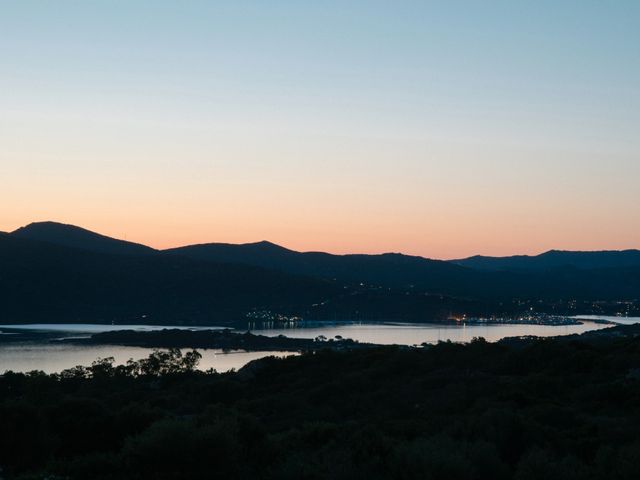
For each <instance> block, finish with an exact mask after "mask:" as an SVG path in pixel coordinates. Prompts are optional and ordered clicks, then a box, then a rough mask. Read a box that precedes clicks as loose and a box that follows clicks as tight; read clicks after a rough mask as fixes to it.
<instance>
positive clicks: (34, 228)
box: [10, 222, 157, 255]
mask: <svg viewBox="0 0 640 480" xmlns="http://www.w3.org/2000/svg"><path fill="white" fill-rule="evenodd" d="M10 235H11V236H14V237H17V238H24V239H29V240H37V241H41V242H49V243H54V244H56V245H64V246H66V247H73V248H80V249H83V250H88V251H91V252H98V253H111V254H117V255H150V254H154V253H157V251H156V250H154V249H153V248H151V247H147V246H145V245H140V244H139V243H132V242H127V241H125V240H117V239H115V238H111V237H107V236H104V235H100V234H99V233H95V232H91V231H89V230H85V229H84V228H80V227H76V226H74V225H65V224H63V223H57V222H36V223H31V224H29V225H27V226H26V227H21V228H18V229H17V230H15V231H13V232H11V233H10Z"/></svg>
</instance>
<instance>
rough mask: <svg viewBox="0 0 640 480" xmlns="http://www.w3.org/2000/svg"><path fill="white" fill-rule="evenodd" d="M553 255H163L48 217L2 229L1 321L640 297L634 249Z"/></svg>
mask: <svg viewBox="0 0 640 480" xmlns="http://www.w3.org/2000/svg"><path fill="white" fill-rule="evenodd" d="M552 253H553V252H549V254H545V255H542V256H540V257H543V259H546V260H548V263H546V264H544V263H541V261H540V258H539V257H512V258H510V259H509V260H508V261H507V260H505V259H500V261H503V262H507V265H509V266H507V267H504V268H496V267H492V268H480V267H476V266H475V264H473V265H457V264H455V263H452V262H445V261H439V260H431V259H427V258H422V257H415V256H410V255H402V254H398V253H387V254H381V255H358V254H352V255H332V254H329V253H322V252H296V251H293V250H289V249H287V248H284V247H281V246H278V245H275V244H273V243H270V242H265V241H263V242H258V243H251V244H242V245H233V244H217V243H213V244H202V245H192V246H186V247H181V248H175V249H171V250H165V251H156V250H154V249H152V248H149V247H146V246H144V245H138V244H132V243H130V242H124V241H121V240H117V239H112V238H109V237H104V236H102V235H99V234H96V233H93V232H90V231H88V230H84V229H82V228H79V227H74V226H70V225H61V224H55V223H51V222H45V223H39V224H31V225H29V226H27V227H24V228H22V229H18V230H17V231H15V232H12V233H8V234H7V233H4V234H2V233H0V304H2V308H1V309H0V323H22V322H58V323H60V322H62V323H70V322H81V323H90V322H110V321H115V322H118V323H155V324H177V323H178V324H179V323H184V324H231V323H235V324H236V325H237V324H238V323H240V324H243V325H244V322H246V320H247V317H246V315H247V313H249V312H256V314H258V317H261V315H263V313H264V312H263V313H259V312H261V311H267V310H269V311H271V312H273V313H274V314H280V313H282V314H292V315H302V316H304V317H306V318H309V319H317V320H327V319H359V320H400V321H432V320H435V319H446V318H449V317H450V316H451V315H453V314H456V313H466V314H469V315H493V314H498V315H499V314H513V313H520V312H521V311H522V310H523V309H527V310H528V309H529V306H535V308H536V309H542V310H546V309H547V307H548V309H549V311H550V312H551V311H553V312H558V311H565V312H569V311H570V312H573V313H589V312H587V311H580V312H577V311H575V305H577V303H576V302H582V303H581V305H592V306H594V305H596V304H598V305H600V304H601V303H600V301H605V302H610V303H611V304H612V305H616V306H615V307H612V308H615V311H618V307H617V305H619V304H620V303H619V302H620V301H629V300H634V299H635V300H637V299H640V266H636V265H635V264H634V263H633V258H635V257H634V256H633V255H634V254H633V252H606V253H607V254H608V253H610V254H611V255H610V256H608V255H605V252H593V253H591V252H558V254H559V255H560V256H561V257H562V259H560V260H559V259H558V258H557V256H558V255H557V254H556V253H553V254H552ZM583 253H586V255H583ZM621 255H622V256H621ZM627 255H629V257H627ZM611 258H613V260H612V259H611ZM629 258H631V260H629ZM514 259H515V260H514ZM567 259H569V260H571V261H573V262H574V263H573V264H571V261H569V260H567ZM476 260H477V258H476ZM494 260H495V259H494ZM516 260H517V262H521V263H517V262H516ZM551 260H553V262H552V261H551ZM578 260H580V263H579V262H578ZM587 260H588V261H587ZM605 260H606V261H605ZM486 261H487V262H488V263H491V259H490V260H486ZM509 262H511V263H509ZM522 262H526V265H530V264H534V265H552V267H547V266H542V267H538V268H533V267H527V268H521V267H520V266H518V265H522V264H523V263H522ZM531 262H533V263H531ZM536 262H537V263H536ZM614 262H617V263H614ZM514 264H515V265H516V267H512V266H510V265H514ZM611 265H614V266H611ZM472 267H473V268H472ZM593 267H597V268H593ZM596 301H597V302H596ZM569 304H571V305H573V306H572V307H571V308H566V306H567V305H569ZM556 307H557V308H556ZM594 308H596V307H594ZM597 308H600V307H597ZM598 311H599V310H598ZM261 318H264V317H261ZM267 318H271V317H269V316H268V315H267Z"/></svg>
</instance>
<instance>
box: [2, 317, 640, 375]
mask: <svg viewBox="0 0 640 480" xmlns="http://www.w3.org/2000/svg"><path fill="white" fill-rule="evenodd" d="M581 318H583V319H584V320H583V322H584V323H583V324H581V325H562V326H549V325H440V324H398V323H394V324H392V323H375V324H371V323H369V324H364V323H313V324H311V323H309V324H306V325H305V326H304V327H299V326H298V327H293V328H258V329H252V330H251V331H252V332H254V333H256V334H261V335H268V336H276V335H286V336H288V337H293V338H315V337H318V336H320V335H323V336H325V337H327V338H334V337H335V336H337V335H339V336H342V337H343V338H352V339H354V340H358V341H359V342H366V343H378V344H385V345H389V344H398V345H419V344H422V343H425V342H426V343H437V342H439V341H446V340H451V341H453V342H468V341H470V340H471V339H472V338H474V337H484V338H485V339H487V340H488V341H492V342H493V341H497V340H500V339H501V338H505V337H513V336H520V335H536V336H541V337H548V336H554V335H570V334H574V333H583V332H586V331H589V330H595V329H600V328H606V327H607V326H608V325H605V324H599V323H595V322H594V320H609V321H614V322H618V323H624V324H630V323H637V322H640V318H635V319H632V318H620V317H597V316H587V317H581ZM6 328H20V329H23V330H30V331H35V332H55V333H56V337H57V336H58V335H57V333H58V332H59V334H60V335H59V338H69V337H82V336H88V335H90V334H92V333H97V332H104V331H109V330H123V329H134V330H158V329H163V328H189V329H194V330H199V329H211V328H219V327H184V326H176V327H167V326H149V325H95V324H55V325H47V324H38V325H35V324H34V325H2V326H0V335H8V334H10V333H8V332H2V330H3V329H6ZM151 351H152V350H151V349H149V348H139V347H121V346H109V345H100V346H77V345H69V344H58V343H49V342H28V343H21V344H16V343H7V344H0V373H1V372H4V371H6V370H14V371H22V372H24V371H30V370H42V371H44V372H47V373H52V372H59V371H61V370H63V369H65V368H71V367H74V366H76V365H90V364H91V362H93V361H94V360H96V359H97V358H105V357H114V358H115V360H116V362H117V363H119V364H122V363H125V362H126V361H127V360H129V359H130V358H133V359H135V360H138V359H140V358H144V357H146V356H148V355H149V353H150V352H151ZM199 351H200V353H201V354H202V360H201V363H200V368H202V369H204V370H206V369H209V368H214V369H216V370H217V371H219V372H223V371H228V370H231V369H236V370H237V369H239V368H241V367H242V366H244V365H245V364H247V363H248V362H250V361H252V360H255V359H258V358H262V357H265V356H269V355H276V356H285V355H290V354H291V353H287V352H244V351H240V352H227V353H225V352H222V351H221V350H213V349H209V350H199Z"/></svg>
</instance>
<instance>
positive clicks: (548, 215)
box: [0, 0, 640, 258]
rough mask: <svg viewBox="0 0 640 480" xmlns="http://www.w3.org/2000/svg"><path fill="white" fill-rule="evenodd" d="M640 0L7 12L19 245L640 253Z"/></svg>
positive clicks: (7, 177) (9, 136) (11, 221)
mask: <svg viewBox="0 0 640 480" xmlns="http://www.w3.org/2000/svg"><path fill="white" fill-rule="evenodd" d="M638 25H640V2H638V1H637V0H629V1H624V0H618V1H604V0H598V1H588V0H580V1H578V0H576V1H565V0H554V1H540V0H537V1H527V2H524V1H513V0H510V1H471V0H469V1H456V0H453V1H440V2H429V1H399V0H394V1H375V0H367V1H322V2H311V1H278V0H272V1H264V0H256V1H242V0H234V1H226V2H222V1H213V0H211V1H174V2H168V1H158V0H153V1H140V0H139V1H116V0H112V1H80V0H78V1H64V0H58V1H55V2H50V1H29V0H13V1H4V2H2V3H1V4H0V230H13V229H15V228H17V227H18V226H20V225H23V224H26V223H29V222H31V221H39V220H56V221H62V222H65V223H73V224H78V225H81V226H84V227H86V228H90V229H92V230H96V231H99V232H101V233H104V234H108V235H112V236H116V237H121V238H123V237H126V238H127V239H129V240H132V241H138V242H142V243H146V244H150V245H152V246H155V247H170V246H177V245H181V244H186V243H201V242H208V241H224V242H250V241H256V240H261V239H268V240H271V241H273V242H277V243H280V244H283V245H285V246H288V247H290V248H295V249H299V250H326V251H331V252H336V253H342V252H383V251H402V252H406V253H412V254H419V255H424V256H429V257H435V258H452V257H462V256H468V255H471V254H476V253H481V254H493V255H507V254H514V253H538V252H541V251H544V250H547V249H550V248H561V249H620V248H639V247H640V188H639V184H640V28H639V27H638Z"/></svg>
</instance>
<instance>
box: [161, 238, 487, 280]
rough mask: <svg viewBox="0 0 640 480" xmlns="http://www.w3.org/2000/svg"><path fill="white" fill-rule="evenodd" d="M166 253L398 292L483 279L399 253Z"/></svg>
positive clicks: (254, 247) (212, 247) (254, 246)
mask: <svg viewBox="0 0 640 480" xmlns="http://www.w3.org/2000/svg"><path fill="white" fill-rule="evenodd" d="M165 252H167V253H172V254H179V255H184V256H186V257H189V258H193V259H197V260H205V261H213V262H226V263H241V264H245V265H253V266H259V267H264V268H269V269H277V270H281V271H284V272H288V273H295V274H300V275H308V276H313V277H321V278H325V279H332V280H337V281H340V282H346V283H353V284H360V283H363V284H371V285H382V286H387V287H398V288H410V287H412V286H413V287H419V288H430V289H435V290H437V289H438V288H440V287H445V286H453V285H454V284H467V283H468V282H469V281H470V280H473V279H474V278H475V277H478V274H476V273H475V272H472V271H469V269H467V268H464V267H461V266H458V265H454V264H451V263H448V262H444V261H441V260H431V259H428V258H423V257H415V256H410V255H403V254H399V253H385V254H381V255H361V254H350V255H332V254H329V253H323V252H296V251H293V250H289V249H287V248H284V247H281V246H279V245H275V244H273V243H270V242H266V241H262V242H258V243H247V244H241V245H234V244H226V243H209V244H201V245H191V246H186V247H180V248H174V249H170V250H165Z"/></svg>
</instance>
